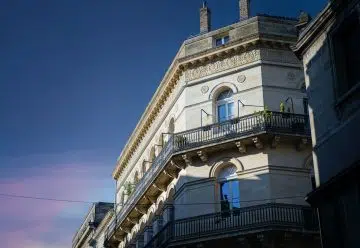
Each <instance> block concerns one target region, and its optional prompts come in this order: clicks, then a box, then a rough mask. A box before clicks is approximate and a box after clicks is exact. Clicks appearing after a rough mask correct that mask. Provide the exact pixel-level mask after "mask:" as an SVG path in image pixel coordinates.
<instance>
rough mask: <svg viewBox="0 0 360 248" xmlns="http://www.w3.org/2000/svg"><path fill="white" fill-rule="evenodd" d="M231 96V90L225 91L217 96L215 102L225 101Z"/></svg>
mask: <svg viewBox="0 0 360 248" xmlns="http://www.w3.org/2000/svg"><path fill="white" fill-rule="evenodd" d="M232 95H233V92H232V91H231V90H226V91H223V92H221V93H220V94H219V96H218V98H217V100H218V101H220V100H224V99H227V98H231V97H232Z"/></svg>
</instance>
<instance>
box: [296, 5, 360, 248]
mask: <svg viewBox="0 0 360 248" xmlns="http://www.w3.org/2000/svg"><path fill="white" fill-rule="evenodd" d="M359 17H360V2H359V1H358V0H355V1H330V2H329V3H328V5H327V6H326V7H325V8H324V9H323V10H322V11H321V12H320V13H319V15H318V16H317V17H316V19H315V20H313V21H312V22H311V24H309V25H308V26H307V27H306V28H305V29H304V30H303V31H302V33H301V34H300V38H299V41H298V43H297V44H296V46H294V51H295V52H296V54H297V55H298V56H299V58H300V59H302V60H303V65H304V72H305V82H306V90H307V93H308V98H309V115H310V124H311V134H312V144H313V158H314V171H315V177H316V186H317V188H316V190H314V191H313V192H312V193H311V194H309V196H308V201H309V202H310V203H311V205H312V206H314V207H316V208H318V209H319V218H320V224H321V234H322V243H323V247H334V248H335V247H359V246H360V239H359V236H358V234H357V233H358V231H357V230H358V228H359V221H360V215H359V211H358V209H359V208H360V204H359V202H360V194H359V189H360V184H359V182H360V177H359V175H360V173H359V168H360V166H359V165H360V155H359V152H358V150H359V149H358V148H357V147H356V146H353V145H349V141H350V140H358V139H360V128H359V127H360V111H359V106H360V100H359V99H360V91H359V89H360V76H359V73H358V71H359V61H360V60H359V57H360V56H359V55H360V54H359V52H358V51H359V49H358V46H359V42H360V22H359V20H360V18H359ZM352 44H354V45H352ZM356 61H357V62H356ZM339 226H341V227H342V228H341V231H338V230H337V227H339Z"/></svg>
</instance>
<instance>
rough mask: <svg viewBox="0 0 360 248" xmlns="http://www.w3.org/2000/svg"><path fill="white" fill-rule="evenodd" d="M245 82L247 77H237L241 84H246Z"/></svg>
mask: <svg viewBox="0 0 360 248" xmlns="http://www.w3.org/2000/svg"><path fill="white" fill-rule="evenodd" d="M245 80H246V76H245V75H239V76H238V77H237V81H238V82H239V83H241V84H242V83H244V82H245Z"/></svg>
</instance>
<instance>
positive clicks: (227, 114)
mask: <svg viewBox="0 0 360 248" xmlns="http://www.w3.org/2000/svg"><path fill="white" fill-rule="evenodd" d="M216 111H217V120H218V122H223V121H227V120H230V119H232V118H234V117H235V115H234V112H235V111H234V99H233V92H232V90H230V89H228V90H225V91H223V92H221V93H220V94H219V95H218V97H217V99H216Z"/></svg>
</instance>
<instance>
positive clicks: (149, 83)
mask: <svg viewBox="0 0 360 248" xmlns="http://www.w3.org/2000/svg"><path fill="white" fill-rule="evenodd" d="M325 3H326V1H325V0H318V1H310V0H303V1H288V0H273V1H265V0H252V1H251V9H252V10H251V14H252V15H254V14H256V13H266V14H272V15H281V16H290V17H297V16H298V15H299V11H300V10H301V9H302V10H305V11H307V12H309V13H310V14H311V15H312V16H314V15H315V14H316V13H317V12H318V11H319V10H320V9H321V8H322V7H323V6H324V5H325ZM208 5H209V6H210V8H211V9H212V21H213V27H214V28H218V27H221V26H225V25H228V24H231V23H233V22H235V21H236V20H237V19H238V6H237V5H238V1H237V0H227V1H220V0H210V1H208ZM200 6H201V1H197V0H196V1H194V0H182V1H115V0H108V1H93V0H88V1H70V0H63V1H38V0H22V1H2V2H1V3H0V20H1V22H0V58H1V59H0V116H1V119H0V120H1V121H0V193H11V194H23V195H24V194H25V195H34V196H41V197H51V198H65V199H76V200H84V201H98V200H102V201H112V200H113V198H114V181H113V180H112V178H111V172H112V170H113V169H114V165H115V161H116V158H117V156H118V155H119V153H120V151H121V149H122V147H123V146H124V144H125V142H126V140H127V137H129V135H130V133H131V132H132V129H133V128H134V127H135V125H136V123H137V121H138V119H139V117H140V116H141V114H142V111H143V110H144V109H145V107H146V105H147V103H148V101H149V100H150V98H151V96H152V94H153V93H154V92H155V90H156V88H157V86H158V84H159V82H160V80H161V78H162V76H163V74H164V73H165V71H166V70H167V66H168V65H169V64H170V63H171V61H172V59H173V57H174V55H175V54H176V52H177V49H178V48H179V47H180V45H181V43H182V42H183V40H184V39H186V38H187V37H189V36H190V35H194V34H197V33H198V30H199V7H200ZM0 201H1V202H2V204H0V219H2V220H3V219H4V220H5V221H1V222H0V238H1V239H2V240H5V248H20V247H21V248H22V247H25V246H27V247H30V248H32V247H37V248H42V247H50V248H58V247H61V248H62V247H69V245H70V242H71V236H72V234H73V233H74V232H75V230H76V229H77V227H78V226H79V225H80V223H81V221H82V219H83V217H84V215H85V213H86V211H87V208H88V207H89V205H87V204H64V203H61V204H60V203H52V202H45V201H35V200H25V199H10V198H5V197H0ZM44 209H47V210H48V212H46V211H44ZM50 209H51V211H50ZM15 210H16V211H15ZM5 217H6V218H5ZM35 227H36V228H35ZM59 232H60V233H61V234H62V235H58V234H59ZM11 234H12V235H13V236H11ZM19 240H20V241H22V242H19ZM2 247H4V246H2Z"/></svg>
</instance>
